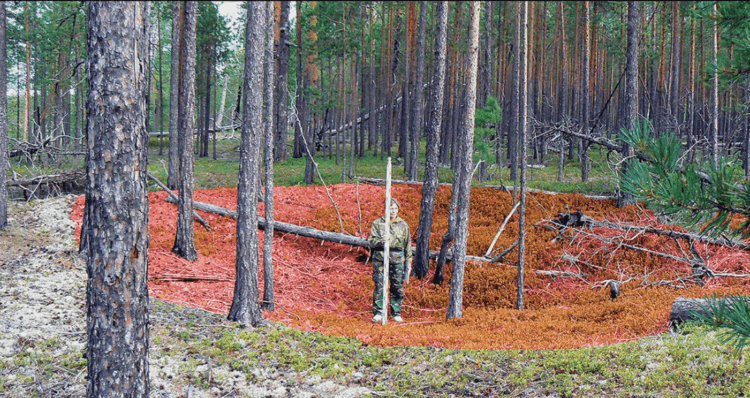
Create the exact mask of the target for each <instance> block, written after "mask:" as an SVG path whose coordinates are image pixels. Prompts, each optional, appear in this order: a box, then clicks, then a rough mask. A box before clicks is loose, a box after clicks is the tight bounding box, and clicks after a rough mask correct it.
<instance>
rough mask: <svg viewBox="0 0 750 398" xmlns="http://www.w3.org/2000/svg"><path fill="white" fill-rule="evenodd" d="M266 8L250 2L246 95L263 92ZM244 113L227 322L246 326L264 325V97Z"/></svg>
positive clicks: (250, 101)
mask: <svg viewBox="0 0 750 398" xmlns="http://www.w3.org/2000/svg"><path fill="white" fill-rule="evenodd" d="M265 8H266V5H265V3H262V2H249V3H248V9H247V21H248V22H247V30H246V33H245V79H244V86H245V89H244V91H245V92H246V93H261V92H263V59H264V54H263V41H264V37H265V35H264V31H263V28H264V22H262V21H264V20H266V19H267V18H266V10H265ZM243 101H244V103H243V110H242V138H241V143H240V169H239V184H238V186H237V256H236V258H237V260H236V261H237V262H236V278H235V284H234V297H233V299H232V307H231V308H230V310H229V315H228V316H227V319H228V320H230V321H236V322H239V323H241V324H243V325H252V326H260V325H263V324H264V323H265V321H264V320H263V315H262V314H261V312H260V303H259V300H260V296H259V293H258V228H257V225H258V195H259V192H258V184H257V183H256V177H257V176H258V175H259V174H260V145H258V143H259V142H262V137H263V135H264V132H263V97H262V96H260V95H245V97H244V99H243Z"/></svg>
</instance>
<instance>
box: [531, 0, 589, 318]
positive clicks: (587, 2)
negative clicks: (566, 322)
mask: <svg viewBox="0 0 750 398" xmlns="http://www.w3.org/2000/svg"><path fill="white" fill-rule="evenodd" d="M587 3H588V2H587ZM528 4H529V3H528V2H522V3H521V10H520V14H519V18H520V19H521V21H522V22H521V30H520V33H521V45H520V46H519V62H520V64H521V68H520V71H519V76H518V80H519V83H518V84H519V86H520V94H521V96H520V98H519V101H518V102H519V104H520V109H519V120H518V121H519V124H520V129H519V134H520V136H519V145H518V146H519V147H520V154H519V157H520V158H521V178H520V181H519V185H520V193H519V206H518V216H519V217H518V284H517V286H516V308H517V309H518V310H522V309H523V308H524V299H523V293H524V292H523V283H524V282H523V276H524V275H523V273H524V265H525V264H524V255H525V253H526V142H527V133H528V88H529V87H528V64H529V58H528V53H529V52H528V50H529V42H528V21H529V9H528Z"/></svg>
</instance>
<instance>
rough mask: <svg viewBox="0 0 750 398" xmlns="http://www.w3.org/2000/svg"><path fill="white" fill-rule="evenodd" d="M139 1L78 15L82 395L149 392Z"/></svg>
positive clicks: (97, 6) (98, 5) (143, 49)
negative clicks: (82, 131)
mask: <svg viewBox="0 0 750 398" xmlns="http://www.w3.org/2000/svg"><path fill="white" fill-rule="evenodd" d="M146 9H147V8H146V4H145V2H139V3H128V2H91V3H89V9H88V15H87V20H88V69H89V73H90V75H89V76H90V82H92V84H91V86H90V87H89V90H88V100H87V110H88V114H89V123H88V125H87V129H88V132H87V137H88V148H89V158H88V160H89V162H88V175H87V181H86V208H85V212H86V213H87V214H88V216H89V224H88V228H87V230H88V239H89V246H88V253H87V254H88V256H87V270H88V283H87V291H86V302H87V308H88V310H87V333H88V346H87V347H88V348H87V350H86V357H87V360H88V382H87V391H86V396H87V397H115V396H117V397H142V398H147V397H148V396H149V380H148V367H149V365H148V344H149V333H148V301H149V299H148V284H147V282H148V240H149V239H148V234H149V232H148V196H147V194H148V189H147V188H148V185H147V183H146V174H147V173H146V172H147V170H146V165H147V162H148V160H147V159H148V154H147V140H148V132H147V131H146V130H145V127H146V120H145V117H146V113H145V109H146V101H145V99H146V90H147V89H148V88H147V86H146V75H145V71H147V70H148V69H147V67H146V65H147V62H148V61H147V60H148V54H147V48H148V40H147V37H148V36H147V33H146V32H147V24H148V15H147V13H146ZM114 143H118V145H114Z"/></svg>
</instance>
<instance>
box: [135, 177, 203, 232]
mask: <svg viewBox="0 0 750 398" xmlns="http://www.w3.org/2000/svg"><path fill="white" fill-rule="evenodd" d="M146 174H147V175H148V178H150V179H152V180H154V182H156V185H158V186H160V187H161V189H163V190H165V191H167V193H168V194H169V197H173V196H174V200H175V201H176V200H177V195H175V194H174V193H173V192H172V191H171V190H170V189H169V187H167V186H166V185H164V183H163V182H161V181H159V179H158V178H156V177H154V176H153V175H152V174H151V173H146ZM193 217H195V219H196V220H198V222H199V223H201V225H202V226H203V228H205V229H206V230H207V231H210V230H211V226H210V225H209V224H208V221H206V220H204V219H203V217H201V216H200V215H199V214H198V213H196V212H195V210H193Z"/></svg>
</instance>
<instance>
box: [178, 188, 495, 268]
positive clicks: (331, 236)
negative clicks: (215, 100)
mask: <svg viewBox="0 0 750 398" xmlns="http://www.w3.org/2000/svg"><path fill="white" fill-rule="evenodd" d="M176 198H177V197H176V196H174V197H172V196H167V198H166V201H167V202H169V203H177V199H176ZM193 208H194V209H196V210H200V211H205V212H206V213H213V214H218V215H221V216H225V217H231V218H235V219H236V218H237V212H236V211H235V210H229V209H225V208H223V207H221V206H216V205H212V204H210V203H203V202H196V201H193ZM267 225H268V222H267V221H266V219H265V218H264V217H258V229H261V230H263V231H265V230H266V226H267ZM273 229H274V232H276V231H278V232H284V233H289V234H294V235H299V236H304V237H306V238H314V239H320V240H324V241H328V242H334V243H342V244H345V245H350V246H360V247H365V248H368V249H370V248H372V245H371V244H370V241H369V240H367V239H364V238H360V237H358V236H352V235H346V234H340V233H337V232H329V231H321V230H319V229H315V228H312V227H302V226H299V225H294V224H289V223H285V222H281V221H275V220H274V221H273ZM412 249H413V250H416V249H415V248H414V247H412ZM438 254H439V252H437V251H434V250H430V254H429V257H430V258H432V259H435V258H437V256H438ZM448 259H449V260H452V259H453V256H452V255H449V256H448ZM466 260H469V261H481V262H492V260H491V259H488V258H486V257H477V256H466Z"/></svg>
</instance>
